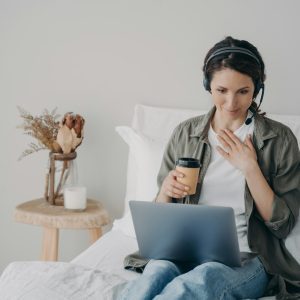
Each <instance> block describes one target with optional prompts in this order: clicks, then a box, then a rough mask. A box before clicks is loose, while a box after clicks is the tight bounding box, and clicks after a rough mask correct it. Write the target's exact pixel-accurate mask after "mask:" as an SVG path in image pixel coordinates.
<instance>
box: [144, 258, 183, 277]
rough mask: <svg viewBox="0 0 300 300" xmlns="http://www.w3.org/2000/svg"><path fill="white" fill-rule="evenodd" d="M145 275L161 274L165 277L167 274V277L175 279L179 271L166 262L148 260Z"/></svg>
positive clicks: (172, 264)
mask: <svg viewBox="0 0 300 300" xmlns="http://www.w3.org/2000/svg"><path fill="white" fill-rule="evenodd" d="M144 274H145V275H151V274H156V275H158V274H161V275H166V274H169V276H172V277H176V276H178V275H180V271H179V269H178V268H177V266H176V265H175V264H174V263H173V262H171V261H168V260H150V262H149V263H148V264H147V266H146V268H145V270H144Z"/></svg>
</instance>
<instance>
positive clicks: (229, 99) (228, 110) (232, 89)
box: [210, 68, 254, 120]
mask: <svg viewBox="0 0 300 300" xmlns="http://www.w3.org/2000/svg"><path fill="white" fill-rule="evenodd" d="M210 88H211V94H212V98H213V102H214V104H215V106H216V108H217V111H218V113H220V115H221V116H222V117H224V118H226V119H232V120H237V119H244V118H245V117H246V114H247V110H248V108H249V107H250V105H251V103H252V99H253V93H254V84H253V81H252V78H251V77H250V76H248V75H245V74H242V73H239V72H237V71H235V70H232V69H229V68H225V69H222V70H220V71H217V72H215V73H214V75H213V77H212V80H211V83H210Z"/></svg>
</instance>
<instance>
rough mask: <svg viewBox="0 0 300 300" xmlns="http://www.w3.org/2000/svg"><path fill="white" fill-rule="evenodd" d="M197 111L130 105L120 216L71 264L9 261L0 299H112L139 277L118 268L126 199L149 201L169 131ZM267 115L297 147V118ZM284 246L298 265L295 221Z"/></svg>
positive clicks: (123, 130)
mask: <svg viewBox="0 0 300 300" xmlns="http://www.w3.org/2000/svg"><path fill="white" fill-rule="evenodd" d="M203 113H205V111H197V110H187V109H172V108H162V107H151V106H146V105H136V106H135V109H134V116H133V120H132V124H131V126H118V127H116V131H117V133H118V134H119V135H120V136H121V137H122V139H123V140H124V141H125V142H126V143H127V144H128V146H129V156H128V167H127V186H126V195H125V211H124V216H123V217H122V218H121V219H118V220H115V221H114V223H113V226H112V229H111V230H110V231H109V232H107V233H106V234H105V235H104V236H103V237H102V238H101V239H99V240H98V241H97V242H95V243H94V244H93V245H91V246H90V247H89V248H88V249H87V250H85V251H84V252H82V253H81V254H80V255H78V256H77V257H76V258H74V259H73V260H72V261H71V262H41V261H32V262H29V261H25V262H12V263H10V264H9V265H8V266H7V267H6V269H5V270H4V272H3V273H2V275H1V277H0V299H1V300H8V299H10V300H19V299H22V300H29V299H30V300H35V299H44V300H50V299H51V300H53V299H55V300H63V299H64V300H65V299H73V300H83V299H89V300H93V299H98V300H99V299H107V300H108V299H109V300H111V299H117V297H118V295H119V293H120V292H121V291H122V289H123V287H124V285H125V284H126V282H128V281H129V280H133V279H135V278H137V277H138V276H140V274H138V273H135V272H132V271H129V270H125V269H124V268H123V259H124V257H125V256H126V255H127V254H129V253H132V252H134V251H136V250H137V248H138V246H137V242H136V239H135V233H134V229H133V224H132V220H131V215H130V212H129V209H128V201H129V200H132V199H138V200H142V201H152V200H153V198H154V197H155V195H156V192H157V186H156V175H157V172H158V169H159V166H160V162H161V159H162V155H163V150H164V147H165V145H166V143H167V141H168V137H169V136H170V135H171V132H172V130H173V128H174V127H175V126H176V125H177V124H178V123H179V122H181V121H183V120H185V119H188V118H190V117H193V116H196V115H199V114H203ZM269 117H270V118H273V119H275V120H278V121H280V122H282V123H284V124H287V125H288V126H289V127H290V128H291V129H292V130H293V132H294V133H295V135H296V137H297V139H298V143H299V144H300V116H288V115H269ZM145 170H147V172H145ZM285 242H286V247H287V248H288V250H289V251H290V252H291V253H292V254H293V255H294V257H295V258H296V260H297V261H298V262H300V222H299V221H298V222H297V224H296V226H295V228H294V229H293V231H292V233H291V234H290V235H289V237H288V238H287V239H286V241H285ZM262 299H274V298H272V297H267V298H262Z"/></svg>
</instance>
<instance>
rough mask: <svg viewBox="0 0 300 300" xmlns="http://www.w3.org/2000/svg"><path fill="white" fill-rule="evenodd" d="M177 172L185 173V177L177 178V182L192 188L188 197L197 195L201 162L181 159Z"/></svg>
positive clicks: (178, 162)
mask: <svg viewBox="0 0 300 300" xmlns="http://www.w3.org/2000/svg"><path fill="white" fill-rule="evenodd" d="M176 170H177V171H179V172H181V173H183V174H184V177H183V178H180V177H177V181H178V182H180V183H182V184H185V185H187V186H189V187H190V189H189V190H188V192H187V193H188V195H194V194H195V193H196V187H197V182H198V176H199V171H200V161H199V160H198V159H195V158H187V157H181V158H179V159H178V160H177V162H176Z"/></svg>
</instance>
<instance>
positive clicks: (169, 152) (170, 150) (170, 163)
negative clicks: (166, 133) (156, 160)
mask: <svg viewBox="0 0 300 300" xmlns="http://www.w3.org/2000/svg"><path fill="white" fill-rule="evenodd" d="M179 127H180V126H177V127H176V128H175V129H174V131H173V133H172V135H171V137H170V139H169V142H168V144H167V146H166V149H165V152H164V155H163V159H162V162H161V166H160V169H159V172H158V175H157V185H158V193H159V191H160V189H161V186H162V183H163V181H164V179H165V178H166V176H167V175H168V174H169V172H170V171H171V170H173V169H174V168H175V164H176V159H177V158H176V144H177V142H178V131H179V130H180V128H179Z"/></svg>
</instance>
